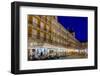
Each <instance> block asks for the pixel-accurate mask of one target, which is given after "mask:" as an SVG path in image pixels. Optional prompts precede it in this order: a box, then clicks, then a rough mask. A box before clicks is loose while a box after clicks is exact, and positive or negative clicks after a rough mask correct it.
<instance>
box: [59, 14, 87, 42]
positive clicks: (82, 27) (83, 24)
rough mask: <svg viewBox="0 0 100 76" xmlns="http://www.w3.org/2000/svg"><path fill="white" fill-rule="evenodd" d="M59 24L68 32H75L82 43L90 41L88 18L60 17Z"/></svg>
mask: <svg viewBox="0 0 100 76" xmlns="http://www.w3.org/2000/svg"><path fill="white" fill-rule="evenodd" d="M58 22H60V23H61V24H62V25H63V26H64V27H65V28H66V29H67V30H70V31H74V32H75V37H76V38H77V39H78V40H79V41H80V42H87V41H88V40H87V39H88V17H71V16H58Z"/></svg>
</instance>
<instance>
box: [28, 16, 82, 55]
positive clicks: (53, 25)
mask: <svg viewBox="0 0 100 76" xmlns="http://www.w3.org/2000/svg"><path fill="white" fill-rule="evenodd" d="M39 48H40V49H39ZM81 48H82V44H81V43H80V42H79V41H78V40H77V39H76V38H75V33H74V32H70V31H69V30H67V29H65V28H64V27H63V25H61V24H60V23H59V22H58V21H57V16H43V15H28V50H29V52H32V51H33V49H35V50H39V51H37V52H38V54H42V55H45V54H46V55H47V56H48V55H51V56H54V55H59V56H60V55H61V56H65V55H66V54H67V53H68V52H70V51H75V49H81Z"/></svg>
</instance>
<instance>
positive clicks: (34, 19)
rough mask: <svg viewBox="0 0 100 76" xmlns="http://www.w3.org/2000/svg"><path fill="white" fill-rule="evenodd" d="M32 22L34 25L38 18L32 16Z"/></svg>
mask: <svg viewBox="0 0 100 76" xmlns="http://www.w3.org/2000/svg"><path fill="white" fill-rule="evenodd" d="M32 22H33V24H34V25H36V24H37V23H38V20H37V19H36V18H35V17H33V20H32Z"/></svg>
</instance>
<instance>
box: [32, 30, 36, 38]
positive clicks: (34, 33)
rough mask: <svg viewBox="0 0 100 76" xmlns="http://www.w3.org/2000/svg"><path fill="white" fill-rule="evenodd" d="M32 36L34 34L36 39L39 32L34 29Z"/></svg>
mask: <svg viewBox="0 0 100 76" xmlns="http://www.w3.org/2000/svg"><path fill="white" fill-rule="evenodd" d="M32 34H33V37H36V36H37V30H35V29H34V30H33V32H32Z"/></svg>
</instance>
